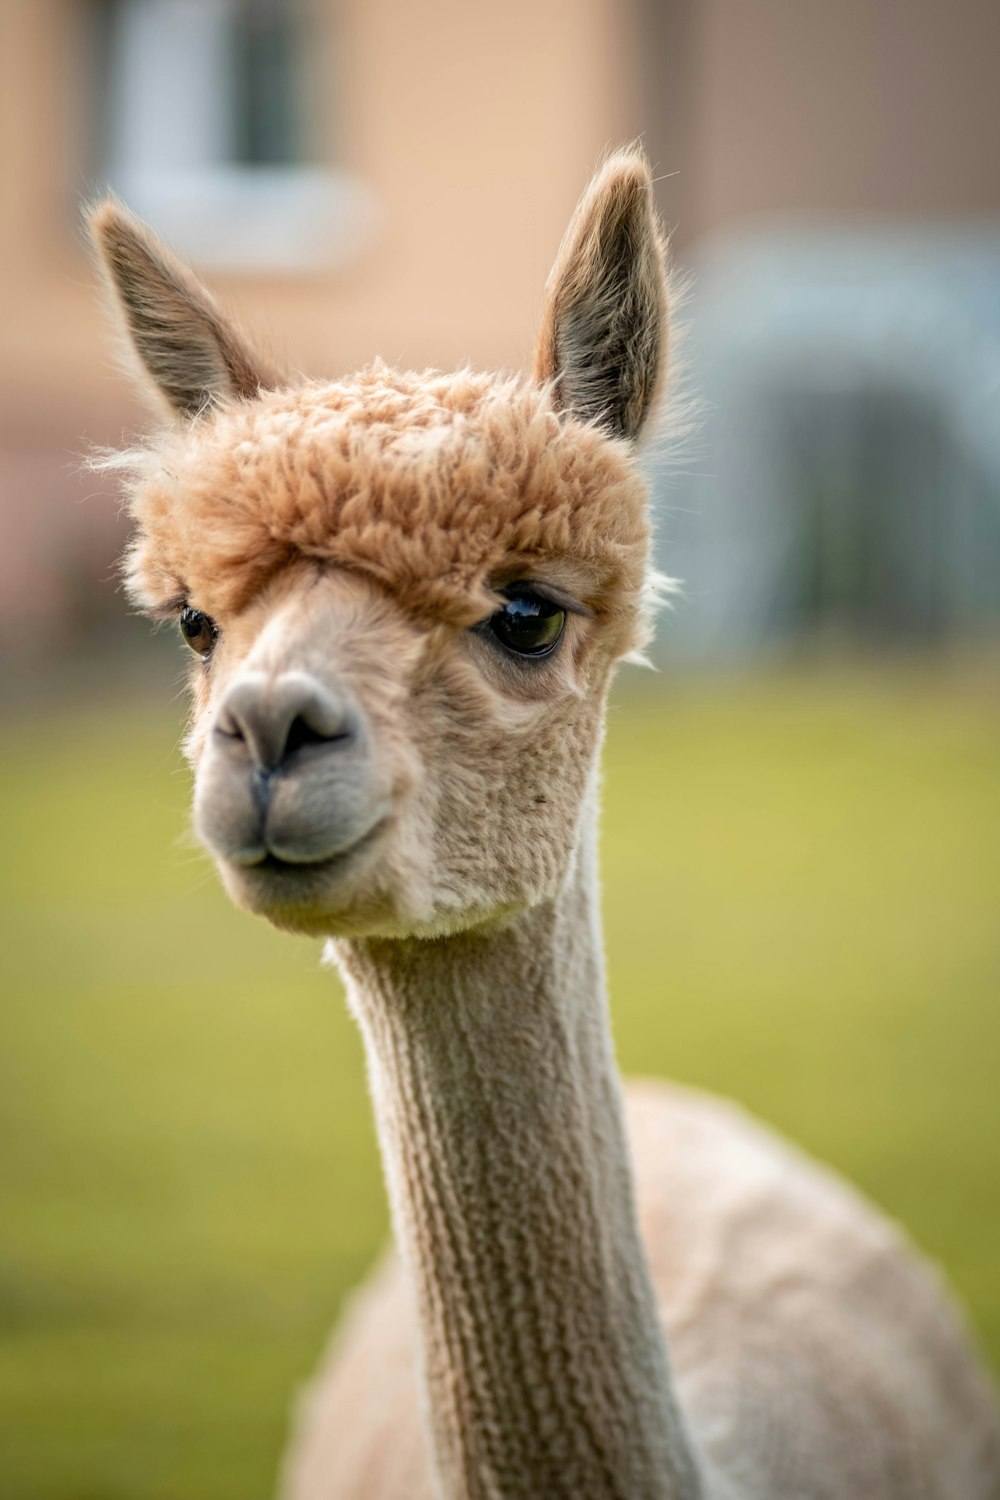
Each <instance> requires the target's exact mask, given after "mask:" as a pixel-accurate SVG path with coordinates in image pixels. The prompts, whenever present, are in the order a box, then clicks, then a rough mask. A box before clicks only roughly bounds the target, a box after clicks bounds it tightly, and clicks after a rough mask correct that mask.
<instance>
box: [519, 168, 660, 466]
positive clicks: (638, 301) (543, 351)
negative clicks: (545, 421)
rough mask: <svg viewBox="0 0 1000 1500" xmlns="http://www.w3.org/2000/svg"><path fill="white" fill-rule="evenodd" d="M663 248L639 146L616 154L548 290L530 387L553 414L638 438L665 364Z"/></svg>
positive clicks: (580, 215) (582, 210)
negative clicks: (535, 385)
mask: <svg viewBox="0 0 1000 1500" xmlns="http://www.w3.org/2000/svg"><path fill="white" fill-rule="evenodd" d="M666 348H667V284H666V243H665V240H664V237H663V235H662V233H661V230H660V226H659V221H658V219H657V215H656V210H655V208H654V207H653V181H652V176H651V174H650V170H649V163H648V162H647V160H646V157H645V153H644V152H643V151H642V149H641V148H640V147H638V146H633V147H626V148H625V149H624V150H621V151H616V152H615V153H614V155H613V156H611V157H609V158H608V160H607V161H606V162H605V163H604V165H603V166H602V167H601V168H600V169H599V170H598V172H597V173H596V175H595V176H594V178H593V180H592V181H591V183H590V185H589V187H588V188H587V190H586V192H585V193H584V195H583V197H582V198H581V199H580V202H579V204H578V206H577V209H576V213H575V214H574V215H573V218H572V220H571V222H570V226H569V228H568V229H567V231H566V234H565V236H564V238H563V242H562V244H561V246H560V247H559V254H558V255H557V256H556V262H555V265H554V266H553V268H552V272H551V274H550V276H549V279H548V283H547V285H546V289H545V311H544V315H543V321H542V328H541V332H540V334H539V338H538V346H537V349H536V352H535V377H536V379H537V380H539V381H540V382H544V381H552V382H553V389H554V399H555V404H556V406H557V407H559V408H560V409H562V410H564V411H569V412H572V413H574V415H576V416H578V417H582V418H583V419H584V420H596V421H597V422H599V423H600V424H601V426H603V427H604V428H605V429H606V430H607V431H608V432H610V433H612V434H614V436H615V437H624V438H629V439H634V438H637V437H638V435H639V433H640V432H641V431H642V428H643V425H644V423H645V421H646V418H647V417H648V416H649V413H650V411H651V409H652V406H653V403H654V401H655V398H656V393H657V389H658V387H659V383H660V379H661V377H662V374H663V369H662V367H663V366H664V365H665V363H666Z"/></svg>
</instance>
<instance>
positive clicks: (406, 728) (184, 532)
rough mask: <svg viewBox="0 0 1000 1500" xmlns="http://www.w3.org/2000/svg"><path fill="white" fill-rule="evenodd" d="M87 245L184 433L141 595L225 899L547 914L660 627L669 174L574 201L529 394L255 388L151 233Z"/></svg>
mask: <svg viewBox="0 0 1000 1500" xmlns="http://www.w3.org/2000/svg"><path fill="white" fill-rule="evenodd" d="M94 232H95V238H96V241H97V244H98V248H99V250H100V252H101V255H102V259H103V261H104V265H105V269H106V271H107V273H108V275H109V277H110V279H111V282H112V285H113V288H114V290H115V292H116V294H117V297H118V299H119V302H120V307H121V310H122V312H123V313H124V316H125V321H126V325H127V328H128V332H129V334H130V336H131V339H132V342H133V345H134V347H135V350H136V352H137V353H138V355H139V357H140V360H141V362H142V363H143V365H144V366H145V368H146V370H147V372H148V373H149V375H151V376H152V378H153V381H154V383H155V388H156V390H157V391H158V392H159V394H160V396H161V397H163V398H165V399H166V401H167V402H168V404H169V405H170V407H171V408H172V410H173V411H174V413H175V414H176V416H177V418H178V419H179V420H178V421H177V423H176V425H175V426H174V428H173V429H172V430H171V431H168V432H165V433H161V434H159V435H158V436H157V437H156V439H155V440H154V441H152V442H151V443H150V444H149V446H148V447H146V448H145V449H143V450H142V451H141V452H139V453H137V454H133V455H130V456H129V460H128V462H129V465H130V468H131V485H130V489H131V508H132V513H133V516H134V518H135V521H136V524H137V532H136V537H135V540H134V543H133V546H132V549H131V552H130V556H129V561H128V570H127V574H128V581H129V586H130V589H131V592H132V593H133V595H134V597H136V598H137V599H138V600H139V601H140V602H141V603H142V604H143V606H144V607H145V608H146V609H147V610H148V611H149V612H150V613H152V614H154V615H157V616H160V617H164V616H167V617H171V616H172V617H175V618H176V619H177V620H178V622H179V625H180V628H181V630H182V633H183V635H184V637H185V639H186V640H187V641H188V643H189V645H190V646H191V647H192V651H193V653H194V659H193V685H194V702H195V710H194V721H193V727H192V732H191V735H190V737H189V741H188V746H189V754H190V757H191V760H192V763H193V765H194V767H195V776H196V781H195V826H196V829H197V832H198V834H199V836H200V837H201V839H202V840H203V842H204V843H205V845H206V846H207V848H208V849H209V850H210V852H211V853H212V855H213V857H214V858H215V860H216V863H217V865H218V868H219V870H220V873H221V875H222V878H223V881H224V883H225V885H226V888H227V890H228V891H229V893H230V894H231V896H232V897H233V899H234V900H235V901H236V902H237V903H238V904H240V905H242V906H245V907H248V908H249V909H251V910H253V911H255V912H258V913H260V914H262V915H264V916H266V917H268V918H269V919H270V920H271V921H273V922H275V923H276V924H277V925H279V926H282V927H286V928H290V929H293V930H296V931H300V932H309V933H317V934H324V935H333V936H347V935H357V934H379V935H385V936H402V935H408V934H421V935H434V934H440V933H445V932H450V931H454V930H457V929H459V928H462V927H466V926H470V925H473V924H478V923H482V922H486V921H494V920H498V919H503V918H504V917H505V916H507V915H509V914H511V913H513V912H515V911H517V910H519V909H521V908H523V907H524V906H525V905H528V904H531V903H533V902H537V901H539V900H542V899H544V898H545V897H546V896H547V895H549V894H551V893H553V892H554V890H555V889H556V888H557V887H558V885H559V883H560V882H561V881H562V880H563V878H564V876H565V874H566V871H567V868H568V866H569V864H570V861H571V860H572V858H573V853H574V850H575V848H576V845H577V840H578V830H579V823H580V813H581V807H582V804H583V801H584V798H585V794H586V791H587V788H588V785H589V783H590V781H591V777H592V774H593V766H594V760H595V757H596V753H597V748H598V744H599V739H600V732H601V723H602V718H603V705H604V699H605V694H606V689H607V684H608V681H609V678H610V675H611V671H612V668H613V666H614V664H615V662H616V661H617V660H618V659H619V658H620V657H621V656H622V655H623V654H624V653H626V652H627V651H629V650H630V649H631V648H633V647H634V646H636V645H638V644H641V641H642V636H643V631H644V620H643V599H644V593H645V578H646V563H647V557H646V554H647V547H648V525H647V521H646V515H645V495H644V487H643V485H642V482H641V480H640V479H639V477H638V474H637V472H636V468H635V461H634V453H633V446H632V445H633V441H634V439H635V437H636V436H637V434H638V431H639V428H640V427H641V426H642V423H643V422H644V420H645V417H646V414H647V412H648V409H649V405H650V402H651V401H652V399H653V392H654V391H655V388H656V386H657V382H658V379H659V376H660V364H661V350H662V347H663V344H664V341H665V322H664V318H665V304H664V295H665V290H664V283H663V262H662V246H661V244H660V241H659V238H658V233H657V229H656V224H655V219H654V216H653V213H652V207H651V195H650V182H649V173H648V168H647V167H646V164H645V162H644V161H643V160H642V159H641V158H640V157H639V156H637V155H636V154H628V153H625V154H622V155H621V156H619V157H618V158H615V159H612V161H610V162H609V163H608V165H607V166H606V167H605V168H604V169H603V172H602V173H601V174H599V175H598V177H597V178H596V179H595V181H594V183H593V184H592V185H591V188H590V189H589V191H588V194H587V195H585V197H584V199H583V200H582V202H581V205H580V208H579V209H578V211H577V215H576V218H575V219H574V221H573V224H572V225H571V226H570V230H569V232H568V235H567V239H566V241H565V243H564V246H563V249H562V251H561V252H560V259H559V261H557V265H556V269H555V271H554V272H553V277H552V280H551V281H550V286H549V291H548V307H547V312H546V318H545V323H544V328H543V334H542V338H541V340H540V344H539V350H538V357H537V360H536V378H535V380H534V381H529V380H526V379H525V380H503V379H498V378H493V377H487V376H477V375H472V374H470V373H468V372H461V373H459V374H456V375H454V376H438V375H426V374H425V375H406V374H399V373H396V372H393V371H391V370H388V369H386V368H385V367H384V366H382V365H375V366H373V367H372V368H371V369H369V370H367V371H365V372H363V373H362V374H360V375H358V376H357V377H355V378H354V379H352V380H350V381H345V382H341V383H338V384H335V385H309V384H299V385H288V386H283V385H282V384H281V382H280V381H278V380H276V379H275V378H274V377H270V376H265V375H264V374H263V373H261V374H260V376H259V378H257V377H255V375H254V371H255V370H258V369H259V366H258V365H257V363H256V361H255V357H254V356H253V354H252V352H251V351H250V350H249V348H248V347H247V346H246V345H245V343H244V342H243V341H242V339H241V338H240V337H239V335H237V334H236V333H235V331H234V330H233V329H232V328H231V327H230V325H229V324H228V323H227V322H226V321H225V320H224V319H223V318H222V315H221V314H220V313H219V311H218V309H217V307H216V306H215V303H214V301H213V300H212V299H211V298H210V296H209V294H208V293H207V292H205V291H204V289H203V288H201V287H200V285H199V284H198V283H196V282H195V281H194V279H193V278H192V277H191V275H190V273H189V272H187V271H186V270H185V269H184V268H183V267H180V266H179V265H178V264H177V263H176V262H174V261H173V260H172V258H171V257H170V256H169V255H168V253H167V252H166V251H165V250H164V249H163V247H162V246H160V245H159V244H158V242H156V241H155V240H154V239H153V238H152V237H151V236H150V235H149V233H148V231H146V230H145V229H144V228H143V227H142V226H140V225H138V224H137V223H136V221H134V220H132V219H131V218H130V217H129V216H127V215H125V214H124V212H123V211H122V210H121V209H120V208H118V207H117V206H115V205H106V206H105V207H104V208H102V209H101V210H99V211H98V214H97V215H96V216H95V219H94ZM269 387H275V388H269Z"/></svg>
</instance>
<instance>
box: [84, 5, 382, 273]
mask: <svg viewBox="0 0 1000 1500" xmlns="http://www.w3.org/2000/svg"><path fill="white" fill-rule="evenodd" d="M94 17H95V39H96V42H97V47H96V57H97V68H96V78H95V103H96V110H95V119H96V121H97V129H96V137H97V140H96V156H97V161H98V173H99V176H100V177H101V178H103V179H104V180H106V181H109V182H110V183H111V185H112V186H113V187H114V188H115V189H116V190H117V191H118V192H119V193H120V194H121V196H122V197H123V198H124V199H125V200H126V202H127V203H129V204H130V206H132V207H133V208H135V210H136V211H137V212H138V213H140V214H142V215H143V217H145V218H149V219H150V220H152V221H153V222H154V223H155V224H156V226H157V227H158V228H159V229H161V230H162V231H163V232H164V233H166V234H167V235H168V236H169V237H170V238H171V239H173V240H174V241H175V242H176V243H177V244H178V246H179V248H180V249H181V250H182V251H184V252H185V253H187V254H188V255H190V256H192V257H193V258H194V259H196V260H198V261H200V262H201V263H202V264H206V263H210V264H214V265H223V266H227V267H237V268H239V267H245V268H248V269H265V270H266V269H294V268H296V267H303V266H306V265H309V264H316V263H326V264H328V263H329V262H330V261H331V260H337V259H339V258H341V257H342V256H343V255H344V254H345V252H347V251H350V250H352V249H353V248H354V247H355V245H356V242H357V241H358V239H359V236H360V237H361V238H363V231H364V228H365V226H366V223H367V221H368V219H369V217H370V214H369V206H368V201H367V196H366V195H365V194H364V192H363V191H362V189H361V187H360V185H359V184H358V183H357V182H356V181H354V180H353V179H352V178H350V177H349V176H348V175H347V174H346V173H344V172H343V171H338V170H336V169H335V168H334V166H333V165H332V164H331V163H323V161H322V150H321V143H322V141H323V140H324V138H325V137H326V135H327V134H328V132H327V131H326V130H325V129H323V128H322V126H324V125H326V123H327V122H325V121H324V122H321V121H320V119H319V113H320V111H319V107H318V101H319V100H320V99H321V98H323V99H324V100H325V99H327V98H328V97H329V96H330V94H331V93H332V92H334V90H333V88H332V86H331V80H330V78H329V77H328V76H326V72H324V74H323V76H322V77H320V76H319V70H320V69H324V68H326V69H327V70H329V69H330V68H331V67H332V49H331V48H330V47H329V46H328V45H327V43H328V41H329V28H328V18H327V17H326V16H325V14H324V15H321V13H320V12H319V11H318V9H317V7H316V6H315V5H310V4H307V3H305V0H95V4H94Z"/></svg>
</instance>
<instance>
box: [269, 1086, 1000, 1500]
mask: <svg viewBox="0 0 1000 1500" xmlns="http://www.w3.org/2000/svg"><path fill="white" fill-rule="evenodd" d="M625 1103H626V1117H627V1123H628V1137H629V1143H630V1146H631V1153H632V1161H633V1164H634V1170H635V1180H636V1189H637V1196H638V1203H639V1216H640V1223H641V1227H642V1237H643V1243H644V1246H645V1250H646V1254H647V1256H648V1259H649V1264H650V1269H651V1272H652V1276H653V1282H654V1286H655V1290H656V1299H657V1304H658V1308H659V1313H660V1317H661V1320H662V1324H663V1330H664V1333H665V1335H666V1338H667V1346H668V1348H669V1350H670V1358H671V1366H672V1370H673V1375H674V1381H675V1385H676V1388H677V1394H678V1400H679V1403H680V1406H681V1408H682V1410H683V1411H684V1412H685V1414H686V1416H687V1418H688V1424H689V1427H690V1430H691V1432H692V1435H693V1438H694V1441H695V1445H696V1448H697V1450H698V1451H699V1452H700V1454H701V1458H702V1464H703V1472H704V1478H705V1496H706V1500H959V1497H961V1500H997V1497H1000V1427H998V1423H997V1418H996V1410H995V1406H994V1398H993V1393H992V1391H991V1390H990V1388H989V1385H988V1382H987V1379H986V1377H985V1375H984V1374H983V1373H982V1372H981V1371H980V1370H979V1369H978V1368H976V1367H975V1365H973V1364H972V1363H971V1362H970V1360H969V1357H968V1352H967V1349H966V1345H965V1333H964V1330H963V1329H962V1327H961V1320H960V1315H959V1314H958V1312H957V1310H956V1308H955V1306H954V1304H953V1302H952V1299H951V1297H950V1295H949V1294H948V1292H947V1289H946V1288H945V1287H944V1285H943V1283H942V1282H941V1280H940V1277H939V1276H938V1274H937V1272H936V1270H935V1268H934V1267H933V1266H929V1265H927V1264H926V1263H923V1262H922V1261H921V1260H920V1259H919V1257H917V1256H916V1255H915V1254H914V1251H913V1249H912V1247H911V1246H910V1245H909V1244H907V1243H906V1241H905V1239H904V1237H903V1236H902V1235H901V1234H900V1232H899V1231H898V1230H897V1229H896V1228H895V1226H893V1225H891V1224H890V1223H888V1222H887V1221H886V1220H885V1219H883V1218H882V1217H881V1216H880V1215H879V1214H878V1213H877V1212H876V1211H875V1210H873V1209H872V1208H871V1207H870V1206H869V1205H867V1204H866V1203H864V1202H863V1201H862V1200H861V1199H860V1197H859V1196H858V1195H857V1193H856V1192H855V1191H854V1190H853V1189H852V1188H851V1187H850V1186H849V1185H848V1184H847V1183H845V1182H843V1181H841V1180H840V1179H839V1178H838V1177H836V1175H835V1174H833V1173H832V1172H829V1171H827V1170H825V1169H823V1168H822V1167H820V1166H819V1165H818V1164H816V1163H814V1162H812V1161H810V1160H808V1159H807V1158H806V1157H804V1156H802V1155H801V1154H800V1153H799V1152H797V1151H796V1150H795V1149H794V1148H793V1147H792V1146H790V1145H789V1144H788V1143H787V1142H785V1141H783V1140H781V1139H780V1138H779V1137H777V1136H776V1135H775V1134H773V1133H772V1132H771V1131H769V1130H767V1129H766V1128H765V1127H764V1126H762V1125H761V1124H759V1123H758V1122H756V1121H754V1120H752V1119H751V1118H750V1117H748V1116H746V1115H745V1114H743V1113H742V1112H741V1111H740V1110H739V1109H737V1108H736V1107H735V1106H734V1105H732V1104H730V1103H728V1102H725V1101H723V1100H720V1099H715V1098H712V1097H711V1096H709V1095H706V1094H702V1093H699V1092H695V1091H693V1090H689V1089H686V1088H680V1087H678V1086H676V1085H667V1084H663V1083H659V1082H656V1083H654V1082H645V1081H644V1082H636V1083H631V1084H628V1085H627V1086H626V1089H625ZM411 1303H412V1295H411V1292H410V1289H409V1287H408V1284H407V1280H406V1277H405V1275H404V1273H403V1270H402V1267H401V1265H400V1263H399V1260H398V1257H397V1256H396V1255H395V1254H393V1255H391V1256H388V1257H387V1258H386V1260H385V1261H384V1263H383V1264H382V1265H381V1266H380V1267H379V1268H378V1270H377V1271H376V1272H375V1273H374V1274H373V1276H372V1277H371V1278H370V1279H369V1280H368V1281H367V1282H366V1283H365V1284H364V1286H363V1287H361V1288H360V1289H359V1290H358V1291H357V1292H356V1293H355V1294H354V1296H353V1297H352V1299H351V1301H350V1302H349V1304H348V1306H347V1309H346V1312H345V1316H344V1318H343V1321H342V1324H341V1325H340V1326H339V1327H338V1329H337V1330H336V1332H335V1334H334V1336H333V1339H332V1341H331V1345H330V1348H329V1351H328V1353H327V1356H326V1358H325V1360H324V1362H323V1364H322V1366H321V1368H320V1370H319V1371H318V1372H317V1374H316V1376H315V1377H314V1379H313V1382H312V1383H311V1385H310V1386H309V1387H308V1388H307V1389H306V1391H305V1392H303V1394H302V1396H301V1397H300V1400H299V1402H298V1404H297V1407H296V1414H295V1421H294V1426H293V1437H292V1442H291V1446H290V1449H289V1452H288V1454H287V1457H286V1460H285V1466H284V1476H283V1482H282V1485H281V1490H280V1494H281V1500H433V1497H434V1495H435V1490H434V1486H433V1482H432V1477H431V1468H430V1463H429V1457H428V1446H427V1441H426V1436H425V1429H424V1424H423V1420H422V1413H421V1409H420V1390H419V1378H418V1364H417V1354H416V1343H415V1333H414V1329H413V1323H412V1305H411ZM901 1371H903V1372H906V1378H905V1379H901Z"/></svg>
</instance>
